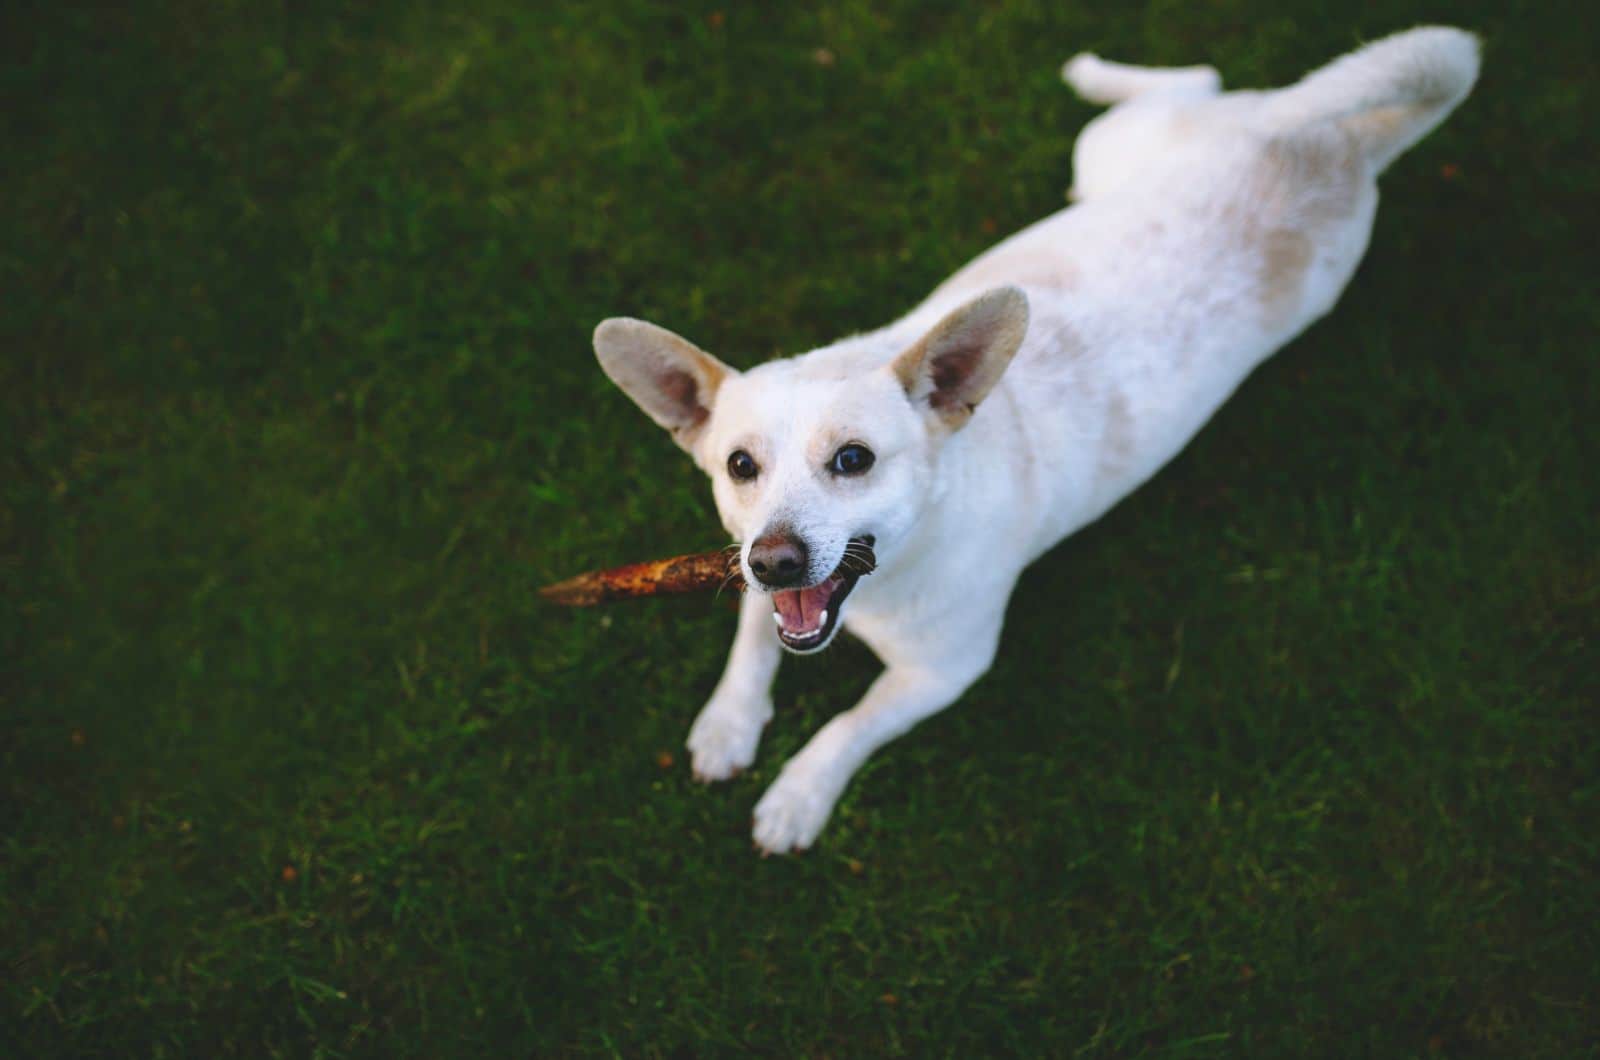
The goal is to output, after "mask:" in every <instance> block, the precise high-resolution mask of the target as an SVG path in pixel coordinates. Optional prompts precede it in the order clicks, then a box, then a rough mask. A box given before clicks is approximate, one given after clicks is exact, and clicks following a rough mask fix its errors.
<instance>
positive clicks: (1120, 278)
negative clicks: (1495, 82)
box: [895, 28, 1478, 554]
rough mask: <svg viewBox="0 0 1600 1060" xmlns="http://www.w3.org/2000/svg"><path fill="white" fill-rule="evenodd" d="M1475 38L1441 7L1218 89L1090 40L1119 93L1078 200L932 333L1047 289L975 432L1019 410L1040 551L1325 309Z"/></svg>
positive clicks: (1078, 157) (965, 288)
mask: <svg viewBox="0 0 1600 1060" xmlns="http://www.w3.org/2000/svg"><path fill="white" fill-rule="evenodd" d="M1477 69H1478V47H1477V41H1476V39H1475V38H1473V37H1472V36H1471V35H1470V34H1467V33H1464V32H1462V31H1460V30H1455V29H1447V28H1424V29H1418V30H1413V31H1410V32H1408V33H1402V34H1399V35H1396V36H1393V37H1389V38H1386V39H1384V40H1381V41H1378V42H1376V43H1374V44H1372V45H1369V46H1368V47H1366V48H1363V49H1361V50H1359V51H1356V52H1353V53H1351V54H1349V55H1346V56H1343V57H1341V58H1339V59H1337V60H1335V61H1334V62H1332V63H1330V64H1329V65H1327V66H1325V67H1323V68H1321V69H1320V70H1317V71H1315V72H1314V73H1312V74H1310V75H1308V76H1307V77H1305V78H1304V79H1302V80H1301V81H1300V82H1298V83H1297V84H1295V85H1292V86H1289V87H1288V88H1284V89H1279V90H1276V91H1268V92H1232V93H1226V94H1222V93H1221V92H1220V85H1221V81H1220V78H1219V77H1218V76H1217V75H1216V72H1215V71H1214V70H1211V69H1210V68H1209V67H1191V68H1186V69H1181V70H1162V69H1145V68H1138V67H1130V66H1124V65H1122V64H1116V63H1108V62H1106V61H1104V60H1100V59H1098V58H1095V57H1093V56H1079V57H1078V58H1076V59H1074V60H1073V61H1071V62H1069V63H1068V64H1067V66H1066V68H1065V69H1064V76H1065V77H1066V79H1067V80H1068V82H1069V83H1070V84H1072V85H1073V87H1074V88H1076V89H1077V90H1078V91H1079V92H1080V94H1082V95H1083V96H1085V97H1086V98H1088V99H1090V100H1092V101H1096V102H1112V103H1115V104H1116V105H1115V106H1114V107H1113V109H1111V110H1110V111H1108V112H1107V113H1106V114H1104V115H1102V116H1101V117H1099V118H1097V119H1096V120H1095V121H1094V122H1093V123H1091V124H1090V126H1089V127H1088V128H1087V129H1085V131H1084V132H1083V134H1082V135H1081V136H1080V137H1079V140H1078V144H1077V148H1076V151H1075V156H1074V161H1075V173H1074V176H1075V197H1077V198H1078V199H1079V200H1080V202H1079V205H1076V206H1074V207H1071V208H1069V209H1066V210H1063V211H1061V212H1060V213H1057V214H1055V215H1054V216H1052V217H1049V218H1046V219H1044V220H1042V221H1040V222H1039V223H1037V224H1035V225H1033V226H1031V227H1029V228H1027V229H1024V230H1023V231H1021V232H1019V233H1017V234H1016V235H1015V236H1012V237H1011V238H1010V239H1007V240H1006V241H1004V242H1002V243H1001V244H999V245H998V246H996V247H994V248H993V249H991V250H990V251H988V252H987V253H985V254H983V255H981V256H980V257H978V258H977V259H975V260H974V261H973V262H971V263H970V264H969V265H967V266H966V267H965V268H963V269H961V270H960V271H959V272H957V273H956V274H955V275H953V276H952V277H951V278H950V279H949V280H947V281H946V282H945V283H944V284H942V285H941V286H940V287H939V288H938V289H937V290H936V291H935V292H934V293H933V295H932V296H931V297H930V298H929V299H928V301H927V302H926V303H924V305H923V306H920V307H918V309H917V310H916V311H914V312H913V313H912V314H911V315H910V316H908V317H907V318H906V320H904V321H902V322H901V323H900V324H897V325H896V326H895V330H898V329H899V328H901V327H902V326H903V327H904V328H905V329H906V331H907V332H908V333H916V332H917V331H919V330H920V329H922V328H925V327H926V326H927V325H928V323H929V322H930V321H933V320H937V319H938V318H939V317H940V316H941V315H942V314H943V313H945V312H947V311H948V310H949V309H950V308H951V307H952V306H953V305H956V304H959V303H960V302H961V301H962V300H964V299H966V298H970V297H972V296H973V295H974V294H975V293H977V292H979V291H982V290H985V289H987V288H990V287H993V286H996V285H998V284H1006V283H1009V284H1014V285H1016V286H1019V287H1021V288H1022V289H1023V291H1024V292H1025V293H1026V294H1027V296H1028V304H1029V310H1030V314H1031V323H1030V326H1029V333H1028V338H1027V340H1026V342H1025V343H1024V346H1023V348H1022V350H1021V352H1019V354H1018V355H1017V358H1016V361H1015V362H1014V363H1013V364H1012V366H1011V368H1010V369H1009V370H1008V371H1007V373H1006V375H1005V377H1004V378H1003V379H1002V381H1001V384H1000V387H1001V389H1002V390H1003V391H1005V392H1007V393H1008V394H1009V396H1010V400H1008V401H991V402H990V407H989V408H988V409H987V410H986V411H987V412H988V415H987V417H985V416H979V417H978V418H977V420H976V421H975V422H974V423H973V425H972V428H973V429H972V430H971V431H970V432H969V433H970V434H972V435H973V437H972V438H970V439H967V440H966V444H968V445H970V446H973V447H987V446H988V445H989V444H990V443H992V442H994V441H995V440H996V439H994V438H990V439H987V440H986V439H985V438H984V437H983V436H984V434H985V430H984V427H985V424H984V422H983V421H984V420H985V419H986V418H987V419H988V420H989V421H990V422H989V425H988V426H989V427H990V429H991V430H992V431H993V432H995V433H997V434H999V435H1002V436H1003V437H1004V438H1005V439H1008V440H1014V439H1015V437H1016V429H1015V428H1014V427H1013V426H1012V425H1008V424H1004V423H1001V422H999V421H1000V420H1002V419H1003V418H1005V417H1006V416H1008V415H1012V416H1016V417H1019V418H1020V419H1021V420H1022V421H1023V422H1024V424H1025V433H1026V435H1027V437H1028V439H1029V459H1028V462H1027V466H1026V467H1024V468H1020V469H1019V474H1021V475H1023V476H1025V477H1026V478H1027V479H1028V480H1029V481H1027V482H1026V483H1023V485H1025V487H1026V489H1027V491H1028V493H1029V495H1030V496H1032V497H1036V498H1039V499H1040V500H1041V501H1042V503H1039V504H1037V505H1035V510H1036V511H1038V512H1039V513H1040V516H1041V519H1040V525H1039V526H1038V527H1037V531H1036V533H1035V534H1034V535H1032V537H1033V545H1034V549H1033V551H1034V553H1035V554H1037V553H1039V552H1042V551H1044V550H1045V549H1047V548H1049V547H1050V546H1051V545H1052V544H1054V543H1055V542H1056V541H1058V540H1060V538H1061V537H1063V536H1065V535H1066V534H1069V533H1071V532H1072V531H1074V530H1076V529H1077V528H1078V527H1080V526H1082V525H1084V524H1085V523H1087V522H1089V521H1092V520H1093V519H1095V518H1097V517H1098V516H1099V515H1100V514H1101V513H1103V512H1104V511H1105V510H1106V509H1107V508H1109V507H1110V506H1111V505H1112V504H1114V503H1116V501H1117V500H1119V499H1120V498H1121V497H1123V496H1125V495H1127V494H1128V493H1129V492H1131V491H1132V490H1133V489H1134V488H1136V487H1137V486H1138V485H1139V484H1140V483H1142V482H1143V481H1144V480H1145V479H1147V478H1148V477H1149V476H1150V475H1152V474H1153V473H1154V472H1155V471H1156V470H1157V469H1158V468H1160V467H1161V466H1162V465H1163V464H1165V463H1166V462H1167V461H1168V460H1169V459H1171V458H1172V456H1173V455H1174V454H1175V453H1177V452H1178V450H1180V449H1181V448H1182V447H1183V445H1184V444H1185V443H1186V442H1187V441H1188V440H1189V439H1190V438H1191V437H1192V436H1193V435H1194V433H1195V432H1196V431H1197V430H1199V428H1200V427H1201V425H1202V424H1204V423H1205V422H1206V420H1208V419H1209V418H1210V417H1211V415H1212V414H1213V412H1215V410H1216V408H1217V407H1218V406H1219V405H1220V404H1221V403H1222V402H1223V401H1224V400H1225V399H1226V398H1227V397H1228V396H1229V395H1230V394H1231V393H1232V392H1233V390H1234V389H1235V388H1236V387H1237V386H1238V385H1239V383H1240V382H1241V381H1242V380H1243V379H1244V377H1245V376H1246V375H1247V374H1248V373H1249V372H1250V371H1251V370H1252V369H1253V368H1254V367H1255V366H1256V365H1257V364H1259V363H1260V362H1261V361H1262V360H1264V359H1265V358H1266V357H1267V356H1269V355H1270V354H1271V353H1272V352H1273V351H1275V350H1276V349H1278V348H1279V347H1280V346H1282V345H1283V344H1284V343H1285V342H1287V341H1288V340H1289V339H1291V338H1293V337H1294V336H1295V335H1297V334H1299V333H1300V332H1301V331H1303V330H1304V329H1305V328H1306V327H1308V326H1309V325H1310V324H1311V323H1313V322H1314V321H1315V320H1317V319H1318V318H1319V317H1321V316H1322V315H1324V314H1325V313H1327V312H1328V311H1329V310H1330V309H1331V308H1332V307H1333V305H1334V303H1335V302H1336V301H1337V299H1338V297H1339V295H1340V293H1342V291H1343V290H1344V288H1345V285H1346V284H1347V283H1348V282H1349V280H1350V277H1351V276H1352V275H1353V274H1354V272H1355V269H1356V266H1357V265H1358V264H1359V262H1360V259H1361V256H1362V255H1363V253H1364V252H1365V250H1366V247H1367V242H1368V238H1369V236H1370V234H1371V229H1372V219H1373V216H1374V214H1375V211H1376V208H1377V201H1378V193H1377V184H1376V179H1377V177H1378V175H1379V174H1380V173H1381V172H1382V171H1383V169H1384V168H1385V167H1387V166H1388V165H1389V164H1390V163H1391V162H1392V161H1393V160H1394V159H1395V158H1396V157H1398V155H1399V154H1400V153H1401V152H1403V151H1404V150H1405V149H1406V148H1407V147H1409V146H1411V145H1412V144H1413V143H1415V142H1416V141H1417V140H1419V139H1421V138H1422V137H1423V136H1424V135H1426V134H1427V132H1429V131H1430V130H1431V129H1433V128H1434V127H1435V126H1436V125H1438V124H1439V122H1441V121H1443V120H1444V118H1445V117H1446V116H1447V115H1448V114H1449V112H1450V111H1451V110H1452V109H1453V108H1454V107H1455V106H1456V105H1457V104H1458V103H1460V102H1461V100H1462V99H1463V98H1465V96H1466V94H1467V92H1468V91H1469V90H1470V89H1471V86H1472V84H1473V81H1474V79H1475V77H1476V75H1477Z"/></svg>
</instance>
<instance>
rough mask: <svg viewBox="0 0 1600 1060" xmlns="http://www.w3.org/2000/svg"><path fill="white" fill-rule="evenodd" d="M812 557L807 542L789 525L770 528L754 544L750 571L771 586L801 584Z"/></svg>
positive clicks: (773, 587) (774, 587)
mask: <svg viewBox="0 0 1600 1060" xmlns="http://www.w3.org/2000/svg"><path fill="white" fill-rule="evenodd" d="M808 559H810V556H809V554H808V553H807V552H806V546H805V542H803V541H801V540H800V538H798V537H796V536H795V534H794V532H793V531H791V530H789V529H788V528H782V529H776V528H775V529H772V530H769V531H768V532H767V533H765V534H762V535H761V536H760V537H758V538H756V541H755V544H753V545H751V546H750V572H751V573H752V574H754V575H755V576H756V577H757V578H758V579H759V580H760V581H761V584H762V585H765V586H766V587H767V588H769V589H786V588H789V587H790V586H795V585H799V584H800V583H801V582H802V581H804V580H805V576H806V561H807V560H808Z"/></svg>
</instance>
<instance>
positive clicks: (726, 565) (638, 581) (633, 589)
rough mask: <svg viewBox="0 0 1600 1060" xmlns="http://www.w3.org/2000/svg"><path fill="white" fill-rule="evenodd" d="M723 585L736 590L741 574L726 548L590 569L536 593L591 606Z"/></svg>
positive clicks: (741, 585) (740, 584)
mask: <svg viewBox="0 0 1600 1060" xmlns="http://www.w3.org/2000/svg"><path fill="white" fill-rule="evenodd" d="M719 587H726V588H728V589H731V590H733V591H734V592H739V591H740V590H742V589H743V588H744V577H743V576H742V575H741V573H740V571H739V553H738V552H737V551H733V550H730V549H719V550H717V551H716V552H697V553H695V554H694V555H692V556H673V557H672V558H671V559H658V560H653V561H651V562H649V563H630V564H628V565H627V566H625V567H612V568H610V569H609V570H596V571H590V572H589V573H587V574H580V575H578V576H577V577H576V578H568V579H567V580H566V581H564V582H557V583H556V584H554V585H547V586H545V587H544V588H543V589H540V590H539V595H540V596H542V597H544V598H545V599H546V600H549V601H551V602H552V603H557V604H565V605H567V606H568V607H593V606H594V605H595V604H605V603H610V602H611V601H612V600H627V599H631V598H633V597H637V596H661V595H665V594H667V593H693V592H699V591H701V590H705V589H716V588H719Z"/></svg>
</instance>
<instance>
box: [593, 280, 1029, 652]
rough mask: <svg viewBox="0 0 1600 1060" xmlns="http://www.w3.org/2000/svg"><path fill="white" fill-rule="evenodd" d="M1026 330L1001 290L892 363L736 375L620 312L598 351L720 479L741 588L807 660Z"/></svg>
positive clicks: (1011, 291)
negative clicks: (768, 603) (763, 600)
mask: <svg viewBox="0 0 1600 1060" xmlns="http://www.w3.org/2000/svg"><path fill="white" fill-rule="evenodd" d="M1027 324H1028V303H1027V299H1026V298H1025V297H1024V296H1023V294H1022V292H1021V291H1019V290H1017V289H1016V288H1014V287H1002V288H998V289H996V290H993V291H989V292H988V293H986V294H983V295H981V296H979V297H978V298H975V299H973V300H972V301H970V302H968V303H966V304H965V305H963V306H961V307H960V308H959V309H956V310H954V311H953V312H951V313H950V314H949V315H947V316H946V317H945V318H944V319H943V320H941V321H940V322H939V323H938V324H936V325H935V326H934V327H933V328H932V329H931V330H930V331H928V332H927V333H926V334H925V335H923V336H922V337H921V338H920V339H918V340H917V341H915V342H913V343H911V344H910V345H909V346H907V347H906V348H904V349H901V350H894V351H890V353H891V355H892V356H891V357H890V358H889V359H887V360H885V358H884V357H883V356H881V354H880V353H878V352H874V351H870V350H863V349H860V348H852V347H848V346H847V347H841V348H839V349H825V350H819V351H815V352H813V353H811V354H808V355H806V356H803V357H795V358H789V359H786V360H780V361H773V362H770V363H768V364H763V365H760V366H759V367H756V368H753V369H751V370H750V371H748V372H736V371H734V370H733V369H732V368H729V367H728V366H727V365H725V364H723V363H722V362H721V361H719V360H717V359H716V358H715V357H712V356H711V355H710V354H708V353H706V352H704V351H703V350H701V349H699V348H697V347H696V346H695V345H694V344H692V343H690V342H688V341H687V340H685V339H683V338H680V337H679V336H677V335H674V334H673V333H672V332H670V331H667V330H665V329H663V328H659V327H656V326H655V325H654V324H649V323H646V322H645V321H642V320H632V319H627V318H621V317H618V318H614V319H611V320H607V321H605V322H603V323H602V324H601V325H600V326H599V327H598V328H596V329H595V333H594V346H595V352H596V354H597V355H598V356H599V358H600V366H601V367H602V368H603V369H604V370H605V373H606V374H607V375H608V376H610V377H611V379H612V380H613V381H614V382H615V383H616V384H617V385H618V386H620V387H621V388H622V389H623V390H624V391H625V392H626V393H627V394H628V396H629V397H631V398H632V399H633V400H634V401H635V402H636V403H638V405H639V407H640V408H642V409H644V411H645V412H646V413H648V414H649V415H650V418H651V419H653V420H655V421H656V422H657V423H659V424H660V425H661V426H663V427H665V428H666V429H667V430H668V431H670V432H671V433H672V437H673V439H674V440H675V441H676V442H677V443H678V444H679V445H680V446H682V447H683V448H684V449H685V450H687V451H688V453H689V454H690V455H691V456H692V457H694V459H695V462H696V463H697V464H699V465H700V467H701V469H702V470H704V471H705V472H706V474H708V475H710V476H711V481H712V490H713V492H714V494H715V495H716V502H717V511H718V512H719V513H720V514H721V516H722V523H723V526H725V527H726V528H727V530H728V532H729V533H730V534H732V535H733V537H734V539H735V540H736V541H738V542H740V545H741V550H740V561H741V563H742V565H743V567H744V575H745V581H746V583H747V584H748V585H749V587H750V588H751V589H752V590H757V591H762V592H767V593H770V594H771V596H772V600H773V613H774V616H775V618H776V621H777V626H778V636H779V639H780V640H781V641H782V643H783V645H784V647H786V648H788V649H789V650H790V651H793V652H799V653H808V652H813V651H820V650H821V649H822V648H824V647H826V646H827V645H828V643H829V641H831V640H832V639H833V635H834V632H835V631H836V630H837V629H838V625H839V616H840V608H841V606H842V605H843V603H844V600H845V597H846V596H847V595H848V594H849V593H850V590H851V589H852V588H854V586H855V583H856V578H857V577H858V576H859V572H860V571H861V570H862V569H863V564H862V562H861V561H862V560H863V559H870V557H871V556H872V552H873V551H874V550H875V551H876V553H877V555H878V557H879V560H880V562H883V563H890V562H892V561H893V557H894V555H895V553H896V552H897V551H898V550H899V549H900V547H901V546H902V545H903V544H904V543H905V542H906V540H907V538H908V537H909V536H910V535H911V531H912V528H913V527H914V526H915V525H916V522H917V519H918V517H919V515H920V514H921V512H922V509H923V506H924V505H925V504H926V503H927V502H928V500H929V496H930V487H931V486H932V484H933V482H934V473H935V469H936V467H937V463H938V459H939V454H940V451H941V450H942V448H943V445H944V442H945V440H946V439H947V438H948V437H949V436H950V435H951V434H953V433H954V432H955V431H958V430H960V429H961V427H962V426H964V425H965V424H966V422H967V421H968V420H969V419H970V418H971V417H972V414H973V412H974V411H975V410H976V409H977V407H978V403H979V402H981V401H982V400H983V399H984V397H985V396H986V395H987V394H988V393H989V391H990V389H991V388H992V387H993V386H994V385H995V383H996V382H998V381H999V379H1000V375H1001V373H1002V372H1004V371H1005V368H1006V365H1007V364H1009V363H1010V362H1011V358H1012V356H1013V355H1014V354H1015V353H1016V352H1017V348H1018V346H1020V345H1021V343H1022V338H1023V335H1024V334H1025V333H1026V331H1027ZM863 546H865V548H863ZM869 566H870V564H869Z"/></svg>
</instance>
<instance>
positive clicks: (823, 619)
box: [817, 611, 828, 629]
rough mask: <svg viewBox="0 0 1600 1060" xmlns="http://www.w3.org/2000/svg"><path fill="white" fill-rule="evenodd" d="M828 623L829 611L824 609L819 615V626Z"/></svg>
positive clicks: (819, 627)
mask: <svg viewBox="0 0 1600 1060" xmlns="http://www.w3.org/2000/svg"><path fill="white" fill-rule="evenodd" d="M827 624H828V612H826V611H824V612H822V614H820V615H818V616H817V628H818V629H821V628H822V627H823V626H826V625H827Z"/></svg>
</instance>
